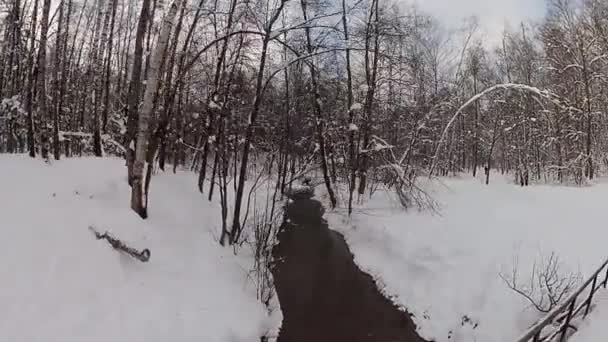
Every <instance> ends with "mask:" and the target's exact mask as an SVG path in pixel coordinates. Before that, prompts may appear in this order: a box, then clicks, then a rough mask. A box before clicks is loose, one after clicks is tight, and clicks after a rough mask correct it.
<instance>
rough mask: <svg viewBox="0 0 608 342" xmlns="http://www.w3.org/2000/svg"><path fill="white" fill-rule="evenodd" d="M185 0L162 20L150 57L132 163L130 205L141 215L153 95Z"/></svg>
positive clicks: (144, 204) (144, 206)
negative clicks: (179, 7) (180, 7)
mask: <svg viewBox="0 0 608 342" xmlns="http://www.w3.org/2000/svg"><path fill="white" fill-rule="evenodd" d="M182 1H183V0H177V1H175V2H173V3H172V4H171V7H170V9H169V12H168V13H167V15H166V16H165V18H164V20H163V23H162V27H161V31H160V36H159V38H158V42H157V44H156V48H155V50H154V53H153V54H152V57H151V58H150V65H149V67H148V78H147V81H146V90H145V93H144V101H143V105H142V110H141V113H140V115H139V120H138V128H137V145H136V146H137V147H136V152H135V161H134V163H133V185H132V187H131V188H132V190H131V208H132V209H133V210H134V211H135V212H136V213H137V214H139V216H141V217H142V218H147V217H148V196H147V194H146V191H145V184H146V182H148V180H147V178H148V177H151V176H152V175H151V174H147V173H146V169H147V167H146V166H147V165H146V160H147V155H148V143H149V140H150V126H151V121H152V115H153V111H154V97H155V95H156V91H157V86H158V80H159V72H160V70H161V67H162V65H161V63H162V61H163V54H164V52H165V50H166V49H167V44H168V42H169V33H170V32H171V28H172V26H173V25H174V20H175V16H176V14H177V10H178V6H179V4H180V3H181V2H182Z"/></svg>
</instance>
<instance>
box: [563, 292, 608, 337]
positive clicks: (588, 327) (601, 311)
mask: <svg viewBox="0 0 608 342" xmlns="http://www.w3.org/2000/svg"><path fill="white" fill-rule="evenodd" d="M593 303H594V305H595V306H594V308H593V311H591V313H590V314H589V316H587V318H586V320H585V321H583V322H581V323H580V324H579V326H578V329H579V330H578V332H577V333H576V334H574V335H572V337H570V339H569V341H570V342H601V341H606V340H608V327H606V322H608V291H600V292H598V296H597V297H596V298H595V299H594V300H593Z"/></svg>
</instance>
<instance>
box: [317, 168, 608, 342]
mask: <svg viewBox="0 0 608 342" xmlns="http://www.w3.org/2000/svg"><path fill="white" fill-rule="evenodd" d="M603 181H604V180H600V181H599V182H598V183H597V184H595V185H593V186H589V187H582V188H575V187H558V186H530V187H525V188H522V187H519V186H515V185H513V184H511V183H510V182H509V181H508V180H506V179H500V177H496V176H495V177H493V182H492V183H491V184H490V186H486V185H484V184H483V182H482V179H481V177H480V178H479V179H472V178H469V177H464V178H460V179H444V180H443V185H436V186H435V189H434V196H435V198H436V199H437V200H438V202H439V203H440V206H441V210H440V214H436V215H433V214H431V213H428V212H427V213H422V212H416V211H410V212H404V211H403V210H402V209H401V208H399V205H398V202H397V201H396V200H394V199H393V198H391V197H392V196H391V195H390V194H389V193H387V192H379V193H377V194H376V195H375V196H374V197H373V198H372V200H370V201H369V202H367V203H365V204H364V205H363V206H361V207H359V208H357V209H356V210H355V212H354V214H353V216H352V219H347V218H346V213H345V212H344V211H343V210H337V211H334V212H332V213H329V214H328V217H329V221H330V227H331V228H334V229H336V230H339V231H340V232H342V233H343V234H344V235H345V237H346V239H347V242H348V244H349V245H350V247H351V250H352V251H353V253H354V255H355V261H356V262H357V264H358V265H359V266H360V267H361V268H362V269H364V270H366V271H368V272H369V273H370V274H372V275H374V277H375V278H376V280H377V282H378V283H379V285H380V287H382V288H383V289H384V292H385V293H386V295H387V296H391V297H392V298H393V300H394V301H395V302H396V303H397V304H399V305H401V306H403V307H406V308H407V310H408V311H409V312H411V313H413V314H414V315H415V317H414V322H415V323H416V324H417V326H418V330H419V333H420V334H421V336H422V337H425V338H426V339H429V340H433V339H434V340H436V341H438V342H442V341H456V342H460V341H463V342H464V341H466V342H471V341H485V342H499V341H500V342H503V341H505V342H506V341H509V342H512V341H513V340H515V339H516V338H517V337H518V336H519V335H520V334H521V333H522V332H523V331H524V330H526V328H528V327H529V326H530V325H531V324H532V323H534V322H535V321H536V320H537V319H538V318H540V317H541V315H540V314H539V313H538V312H537V311H536V310H534V309H533V308H531V306H530V305H529V302H527V301H526V300H524V299H523V297H521V296H519V295H517V294H515V293H514V292H513V291H511V290H510V289H509V288H508V287H507V285H506V284H505V282H504V281H503V280H502V279H501V277H500V274H501V273H503V274H506V275H510V274H511V272H512V270H513V266H514V265H517V268H518V269H519V277H520V279H519V280H520V281H521V283H523V284H529V279H530V275H531V269H532V265H533V264H534V262H539V261H541V260H542V259H543V257H547V256H549V255H550V254H551V253H552V252H555V253H556V255H557V256H558V257H559V258H560V261H561V267H560V270H561V272H564V274H569V273H572V272H580V273H581V275H582V276H584V277H586V276H587V275H589V274H591V273H592V272H593V271H595V269H596V268H597V267H598V266H599V265H600V264H601V263H602V262H603V260H605V258H606V255H607V253H608V250H607V249H606V243H605V241H606V240H607V239H608V229H607V227H606V222H608V210H606V199H607V198H608V184H606V183H604V182H603ZM607 308H608V307H607ZM591 316H593V314H591V315H590V317H591Z"/></svg>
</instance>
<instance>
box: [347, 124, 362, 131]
mask: <svg viewBox="0 0 608 342" xmlns="http://www.w3.org/2000/svg"><path fill="white" fill-rule="evenodd" d="M348 130H349V131H353V132H356V131H358V130H359V127H358V126H357V125H355V124H354V123H350V124H348Z"/></svg>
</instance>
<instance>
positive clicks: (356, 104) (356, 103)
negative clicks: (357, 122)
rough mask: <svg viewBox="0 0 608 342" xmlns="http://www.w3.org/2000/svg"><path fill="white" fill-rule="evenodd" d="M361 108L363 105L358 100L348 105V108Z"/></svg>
mask: <svg viewBox="0 0 608 342" xmlns="http://www.w3.org/2000/svg"><path fill="white" fill-rule="evenodd" d="M361 108H363V106H362V105H361V104H360V103H358V102H355V103H353V105H352V106H350V110H361Z"/></svg>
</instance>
